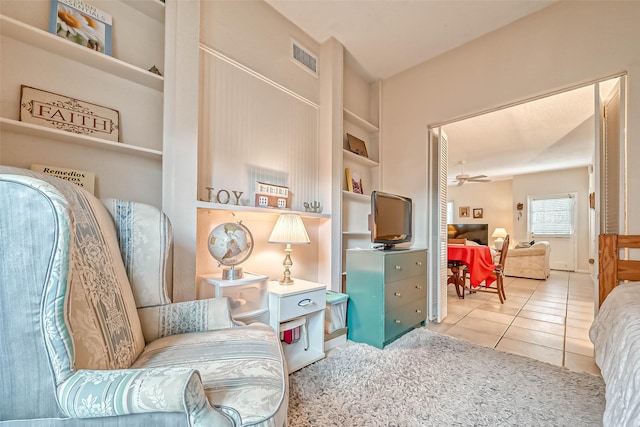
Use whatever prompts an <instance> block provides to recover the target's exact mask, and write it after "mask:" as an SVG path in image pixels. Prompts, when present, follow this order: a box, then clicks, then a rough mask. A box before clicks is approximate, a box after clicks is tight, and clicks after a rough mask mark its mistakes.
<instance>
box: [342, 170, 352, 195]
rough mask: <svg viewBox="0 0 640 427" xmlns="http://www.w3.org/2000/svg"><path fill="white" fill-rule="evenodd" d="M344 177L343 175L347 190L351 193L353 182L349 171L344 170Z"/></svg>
mask: <svg viewBox="0 0 640 427" xmlns="http://www.w3.org/2000/svg"><path fill="white" fill-rule="evenodd" d="M344 175H345V178H346V179H347V190H348V191H351V192H352V193H353V181H352V176H351V169H350V168H345V170H344Z"/></svg>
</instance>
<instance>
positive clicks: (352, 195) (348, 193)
mask: <svg viewBox="0 0 640 427" xmlns="http://www.w3.org/2000/svg"><path fill="white" fill-rule="evenodd" d="M342 195H343V196H344V197H348V198H349V199H352V200H358V201H360V202H369V201H370V200H371V195H370V194H359V193H354V192H353V191H348V190H342Z"/></svg>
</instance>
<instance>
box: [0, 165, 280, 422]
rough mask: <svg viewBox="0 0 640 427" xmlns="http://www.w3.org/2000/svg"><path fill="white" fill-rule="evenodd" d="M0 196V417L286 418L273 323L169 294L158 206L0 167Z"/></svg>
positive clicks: (166, 240) (167, 229) (215, 302)
mask: <svg viewBox="0 0 640 427" xmlns="http://www.w3.org/2000/svg"><path fill="white" fill-rule="evenodd" d="M0 206H1V207H2V208H1V209H0V363H1V365H0V384H1V386H0V421H7V420H10V421H9V425H29V426H31V425H46V426H54V425H55V426H58V425H72V426H93V425H100V426H111V425H113V426H127V425H131V426H142V425H146V426H154V427H155V426H179V425H185V426H244V425H251V426H282V425H285V424H286V412H287V405H288V378H287V369H286V366H285V360H284V356H283V353H282V348H281V345H280V341H279V338H278V337H277V336H276V334H275V332H274V331H273V330H272V329H271V328H270V327H269V326H266V325H262V324H252V325H248V326H244V325H239V324H236V323H235V322H234V321H233V319H232V318H231V316H230V314H229V308H228V302H227V301H226V299H210V300H199V301H189V302H183V303H177V304H172V303H171V300H170V298H169V294H170V292H171V286H172V274H171V269H170V267H171V263H172V260H171V248H172V238H171V225H170V223H169V221H168V220H167V218H166V216H164V215H163V214H162V212H160V211H159V210H158V209H156V208H154V207H152V206H148V205H142V204H138V203H131V202H123V201H117V200H106V201H104V204H103V203H102V202H100V201H99V200H98V199H96V198H95V197H93V196H92V195H91V194H89V193H87V192H86V191H84V190H83V189H81V188H79V187H78V186H76V185H74V184H70V183H68V182H66V181H63V180H61V179H58V178H53V177H49V176H46V175H41V174H36V173H34V172H31V171H28V170H24V169H18V168H10V167H1V166H0ZM0 424H2V423H1V422H0Z"/></svg>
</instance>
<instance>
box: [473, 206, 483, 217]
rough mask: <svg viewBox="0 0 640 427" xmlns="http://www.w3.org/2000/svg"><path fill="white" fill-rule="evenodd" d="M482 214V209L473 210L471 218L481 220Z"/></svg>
mask: <svg viewBox="0 0 640 427" xmlns="http://www.w3.org/2000/svg"><path fill="white" fill-rule="evenodd" d="M482 214H483V209H482V208H475V209H474V210H473V217H474V218H482Z"/></svg>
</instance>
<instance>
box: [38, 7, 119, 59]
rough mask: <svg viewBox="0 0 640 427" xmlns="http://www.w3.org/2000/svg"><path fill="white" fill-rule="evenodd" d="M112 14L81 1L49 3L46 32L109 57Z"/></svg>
mask: <svg viewBox="0 0 640 427" xmlns="http://www.w3.org/2000/svg"><path fill="white" fill-rule="evenodd" d="M111 26H112V18H111V15H109V14H108V13H105V12H103V11H101V10H100V9H98V8H97V7H95V6H93V5H91V4H89V3H86V2H83V1H80V0H51V12H50V14H49V32H50V33H53V34H57V35H58V36H60V37H62V38H65V39H67V40H69V41H72V42H74V43H78V44H80V45H82V46H86V47H88V48H89V49H91V50H95V51H97V52H102V53H104V54H107V55H111Z"/></svg>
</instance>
